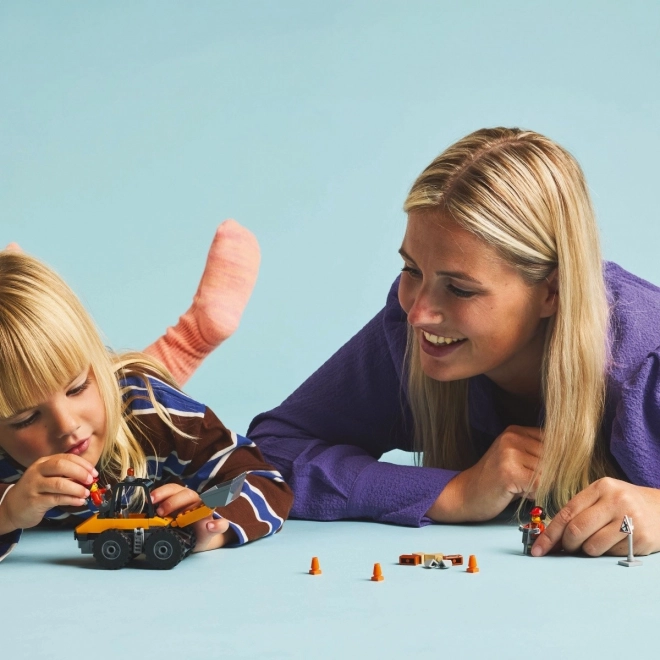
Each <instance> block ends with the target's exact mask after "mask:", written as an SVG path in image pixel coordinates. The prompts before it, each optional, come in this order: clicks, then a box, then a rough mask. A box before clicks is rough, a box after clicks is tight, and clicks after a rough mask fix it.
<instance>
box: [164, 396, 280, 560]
mask: <svg viewBox="0 0 660 660" xmlns="http://www.w3.org/2000/svg"><path fill="white" fill-rule="evenodd" d="M175 415H176V413H174V414H173V415H172V417H173V420H175V421H177V425H178V423H179V420H176V417H175ZM189 429H190V430H192V428H190V427H188V428H186V429H185V430H186V432H190V430H189ZM195 437H196V439H195V440H189V439H186V438H181V439H180V440H179V439H177V440H176V441H175V450H174V452H173V454H174V453H175V454H176V457H177V464H178V465H175V464H174V461H172V460H170V459H169V458H168V459H167V461H166V462H167V464H168V470H169V471H171V472H174V473H176V471H177V468H178V469H179V470H180V472H179V479H180V482H178V483H168V484H166V485H164V486H161V487H160V488H156V489H154V491H152V499H153V501H154V503H155V504H156V505H157V512H158V514H159V515H163V516H166V515H171V514H173V513H175V512H178V511H180V510H182V509H185V508H186V507H187V506H190V505H193V504H196V503H198V502H199V495H198V494H199V493H202V492H204V491H205V490H207V489H209V488H211V487H212V486H215V485H217V484H220V483H222V482H224V481H228V480H230V479H233V478H234V477H236V476H238V475H239V474H241V473H243V472H247V473H248V475H247V478H246V480H245V482H244V484H243V488H242V489H241V493H240V494H239V496H238V497H237V498H236V499H235V500H234V501H232V502H231V503H230V504H228V505H227V506H225V507H222V508H218V509H216V512H217V513H218V514H219V515H220V516H221V518H220V519H216V520H211V519H207V520H204V521H201V522H202V524H199V523H198V525H197V527H196V531H197V533H198V534H199V538H198V543H197V546H196V548H195V550H196V551H197V552H199V551H200V550H209V549H213V548H217V547H221V546H222V545H228V544H238V545H242V544H243V543H247V542H248V541H254V540H256V539H258V538H261V537H263V536H270V535H271V534H274V533H276V532H278V531H279V530H280V529H281V527H282V525H283V524H284V521H285V520H286V518H287V516H288V514H289V510H290V509H291V505H292V503H293V494H292V493H291V490H290V489H289V487H288V486H287V485H286V484H285V483H284V480H283V479H282V477H281V475H280V473H279V472H277V471H276V470H275V469H273V467H272V466H270V465H268V464H267V463H266V462H265V461H264V459H263V456H262V455H261V452H260V451H259V450H258V449H257V447H256V446H255V444H254V443H253V442H252V441H251V440H249V439H248V438H245V437H243V436H240V435H236V434H235V433H233V432H231V431H229V430H228V429H227V428H226V427H225V426H224V425H223V424H222V422H221V421H220V420H219V419H218V418H217V417H216V415H215V414H214V413H213V411H212V410H210V409H209V408H205V411H204V417H203V419H202V420H201V423H200V424H198V425H197V427H196V429H195Z"/></svg>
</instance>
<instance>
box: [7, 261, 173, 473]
mask: <svg viewBox="0 0 660 660" xmlns="http://www.w3.org/2000/svg"><path fill="white" fill-rule="evenodd" d="M88 367H91V369H92V371H93V374H94V377H95V379H96V382H97V383H98V388H99V393H100V395H101V399H102V401H103V405H104V407H105V417H106V438H105V442H104V446H103V452H102V454H101V458H100V463H99V466H98V467H99V471H100V472H101V474H102V475H103V477H104V478H109V479H115V480H121V479H123V478H124V477H125V476H126V472H127V469H128V468H129V467H132V468H133V469H134V470H135V474H136V476H147V459H146V455H145V453H144V451H143V449H142V447H141V446H140V443H139V442H138V440H137V439H136V437H135V430H136V428H137V426H136V424H137V422H136V420H131V419H130V418H129V417H128V415H127V412H126V411H127V406H128V404H129V403H130V402H129V401H123V400H122V390H121V389H120V385H119V379H120V378H122V377H123V376H126V375H129V374H135V375H138V376H140V377H141V378H142V379H143V381H144V383H145V387H146V390H147V395H148V397H149V399H150V400H151V402H152V403H153V405H154V408H155V410H156V413H157V414H158V415H159V416H160V417H161V418H162V419H163V420H164V421H165V422H166V423H167V424H168V425H169V426H170V427H171V428H172V429H173V430H174V431H176V429H175V427H174V426H173V425H172V423H171V420H170V417H169V414H168V412H167V410H165V409H164V407H163V406H161V405H160V404H159V403H158V402H157V401H156V400H155V397H154V394H153V391H152V389H151V386H150V384H149V382H148V380H147V378H146V375H147V374H153V375H155V376H157V377H159V378H161V379H163V380H164V381H166V382H167V383H169V384H170V385H172V386H174V387H177V385H176V383H175V382H174V379H173V378H172V377H171V376H170V374H169V373H168V372H167V370H166V369H165V368H164V367H163V366H162V365H161V364H159V363H157V362H155V361H154V360H153V359H151V358H149V357H148V356H146V355H143V354H140V353H127V354H124V355H121V356H120V355H115V354H113V353H111V352H110V351H109V350H108V349H107V348H106V347H105V346H104V344H103V341H102V340H101V337H100V334H99V332H98V330H97V328H96V326H95V324H94V322H93V321H92V319H91V317H90V315H89V314H88V313H87V311H86V310H85V308H84V307H83V305H82V304H81V302H80V300H78V298H77V297H76V295H75V294H74V293H73V291H72V290H71V289H70V288H69V286H68V285H67V284H66V283H65V282H64V280H62V278H61V277H59V276H58V275H57V274H56V273H55V272H54V271H52V270H51V269H50V268H48V267H47V266H45V265H44V264H43V263H41V262H40V261H38V260H37V259H35V258H33V257H30V256H28V255H26V254H22V253H19V252H14V251H4V252H0V418H7V417H11V416H13V415H15V414H16V413H17V412H19V411H21V410H25V409H28V408H32V407H34V406H36V405H37V404H39V403H40V402H42V401H44V400H45V399H46V398H48V397H49V396H50V395H51V394H52V393H53V392H55V391H56V390H58V389H59V388H61V387H62V386H63V385H64V384H66V383H69V382H71V381H72V380H73V379H74V378H75V377H76V376H78V375H79V374H80V373H82V372H83V371H84V370H85V369H87V368H88ZM136 419H137V418H136ZM25 467H29V466H25Z"/></svg>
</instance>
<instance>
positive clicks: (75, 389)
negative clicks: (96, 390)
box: [67, 378, 89, 396]
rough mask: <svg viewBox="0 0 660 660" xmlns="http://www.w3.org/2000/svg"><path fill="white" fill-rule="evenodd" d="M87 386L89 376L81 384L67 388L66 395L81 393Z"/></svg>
mask: <svg viewBox="0 0 660 660" xmlns="http://www.w3.org/2000/svg"><path fill="white" fill-rule="evenodd" d="M88 387H89V378H88V379H87V380H86V381H85V382H84V383H82V385H78V387H74V388H73V389H71V390H69V391H68V392H67V395H68V396H76V394H81V393H82V392H84V391H85V390H86V389H87V388H88Z"/></svg>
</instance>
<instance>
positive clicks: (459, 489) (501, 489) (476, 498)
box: [426, 426, 543, 522]
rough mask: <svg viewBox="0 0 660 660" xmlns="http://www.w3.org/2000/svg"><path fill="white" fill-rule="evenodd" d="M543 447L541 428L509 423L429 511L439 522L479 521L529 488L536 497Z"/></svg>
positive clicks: (500, 509)
mask: <svg viewBox="0 0 660 660" xmlns="http://www.w3.org/2000/svg"><path fill="white" fill-rule="evenodd" d="M542 448H543V444H542V441H541V429H539V428H536V427H530V426H509V427H508V428H507V429H506V430H505V431H504V432H503V433H502V434H501V435H500V436H499V437H498V438H496V439H495V441H494V442H493V444H492V445H491V446H490V447H489V449H488V451H487V452H486V453H485V454H484V455H483V456H482V457H481V459H480V460H479V462H478V463H477V464H476V465H473V466H472V467H471V468H469V469H467V470H464V471H463V472H461V473H459V474H457V475H456V476H455V477H454V478H453V479H452V480H451V481H450V482H449V483H448V484H447V486H446V487H445V489H444V490H443V491H442V493H440V496H439V497H438V499H437V500H436V501H435V503H434V504H433V506H432V507H431V508H430V509H429V510H428V512H427V514H426V515H427V516H428V517H429V518H431V519H432V520H435V521H437V522H478V521H482V520H490V519H491V518H494V517H495V516H497V515H498V514H500V513H501V512H502V511H504V509H506V507H507V506H508V505H509V504H510V503H511V501H512V500H514V499H516V498H517V497H521V496H522V495H523V494H524V493H525V492H526V491H527V489H528V488H529V489H530V491H529V497H530V498H533V497H534V492H535V489H536V481H534V482H532V479H533V478H534V470H535V469H536V466H537V464H538V462H539V459H540V457H541V451H542ZM536 479H537V480H538V475H537V476H536Z"/></svg>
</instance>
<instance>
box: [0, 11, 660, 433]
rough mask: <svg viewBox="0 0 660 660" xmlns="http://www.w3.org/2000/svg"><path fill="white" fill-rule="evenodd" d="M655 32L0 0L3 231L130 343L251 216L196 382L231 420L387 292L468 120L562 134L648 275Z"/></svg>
mask: <svg viewBox="0 0 660 660" xmlns="http://www.w3.org/2000/svg"><path fill="white" fill-rule="evenodd" d="M659 26H660V4H659V3H658V2H655V1H653V0H648V1H646V2H640V1H637V2H626V3H622V2H614V1H610V2H584V1H582V2H568V1H567V2H557V1H553V2H536V1H530V0H524V1H520V2H512V1H501V2H441V1H438V0H429V1H423V0H412V1H407V2H403V1H396V2H395V1H386V0H377V1H376V0H374V1H367V0H362V1H353V2H347V1H333V2H330V1H328V0H325V1H320V0H300V1H294V0H280V1H278V2H273V1H269V2H266V1H263V0H251V1H250V2H229V1H227V2H221V1H219V0H218V1H216V2H202V1H195V2H163V1H160V0H159V1H153V2H87V3H73V2H26V1H22V2H6V1H5V2H3V3H2V4H1V5H0V86H1V87H0V89H1V94H2V101H1V103H0V144H1V145H2V146H1V149H2V151H1V154H2V156H1V157H0V163H1V164H0V167H1V168H2V170H1V173H0V186H1V189H0V240H1V241H3V242H4V243H6V242H9V241H10V240H14V241H18V242H19V243H21V244H22V245H23V246H24V248H25V249H27V250H28V251H30V252H32V253H33V254H35V255H37V256H39V257H41V258H43V259H44V260H46V261H47V262H49V263H50V264H51V265H52V266H54V267H55V268H56V269H57V270H59V271H60V272H61V273H62V274H63V275H64V276H65V278H67V280H68V281H69V282H70V284H71V285H72V286H73V287H74V289H75V290H76V291H77V292H78V293H79V294H80V295H81V296H82V298H83V299H84V301H85V302H86V304H87V305H88V307H89V308H90V310H91V311H92V313H93V315H94V317H95V318H96V320H97V321H98V323H99V325H100V326H101V327H102V329H103V330H104V332H105V334H106V337H107V340H108V342H109V343H110V344H111V345H112V346H113V347H115V348H141V347H144V346H146V345H147V344H148V343H150V342H151V341H153V340H154V339H155V338H156V337H157V336H158V335H159V334H160V333H161V332H162V331H163V330H164V329H165V327H166V326H167V325H168V324H171V323H173V322H174V321H175V320H176V318H177V317H178V315H179V314H180V313H182V312H183V311H184V310H185V309H186V308H187V306H188V304H189V301H190V299H191V297H192V294H193V293H194V291H195V288H196V286H197V281H198V278H199V275H200V274H201V271H202V268H203V264H204V260H205V256H206V250H207V247H208V245H209V243H210V240H211V238H212V236H213V232H214V229H215V226H216V225H217V223H218V222H220V221H221V220H223V219H224V218H226V217H234V218H236V219H237V220H239V221H240V222H241V223H243V224H244V225H246V226H247V227H249V228H250V229H251V230H252V231H254V233H255V234H256V235H257V237H258V239H259V241H260V243H261V247H262V253H263V261H262V268H261V273H260V279H259V282H258V285H257V288H256V290H255V293H254V295H253V298H252V300H251V302H250V304H249V307H248V309H247V312H246V314H245V316H244V320H243V323H242V326H241V328H240V330H239V332H238V333H237V334H236V335H235V336H234V337H233V338H232V339H231V340H230V341H229V342H228V343H226V344H225V345H224V346H223V347H222V348H221V349H220V350H219V351H217V353H216V354H214V355H213V356H211V357H210V358H209V359H208V360H207V361H206V363H205V364H204V365H203V367H202V368H201V369H200V370H199V371H198V373H197V374H196V375H195V377H194V378H193V380H192V381H191V382H190V384H189V387H188V390H189V391H190V393H191V394H192V395H194V396H196V397H198V398H200V399H201V400H203V401H205V402H206V403H208V404H210V405H211V406H212V407H214V408H215V409H216V410H217V412H218V413H219V414H220V416H221V417H222V418H223V419H224V420H225V422H226V423H227V424H228V425H229V426H231V427H233V428H235V429H236V430H237V431H238V432H242V431H245V429H246V428H247V425H248V423H249V421H250V419H251V418H252V417H253V416H254V415H255V414H256V413H258V412H260V411H262V410H264V409H267V408H270V407H272V406H274V405H277V404H278V403H279V402H280V401H281V400H282V399H283V398H284V397H285V396H287V395H288V394H289V393H290V392H291V391H292V390H293V389H294V388H295V387H296V386H297V385H298V384H300V383H301V382H302V381H303V380H304V378H305V377H306V376H308V375H309V374H310V373H311V372H312V371H313V370H314V369H315V368H316V367H317V366H319V365H320V364H321V363H322V362H323V361H324V360H325V359H326V358H327V357H328V356H330V355H331V354H332V353H333V352H334V350H336V349H337V348H338V347H339V346H340V345H341V344H342V343H343V342H344V341H346V340H347V339H348V338H349V337H351V336H352V335H353V334H354V333H355V332H356V331H357V330H358V329H359V328H360V327H361V326H362V325H363V324H364V323H365V322H366V321H367V320H368V319H369V318H370V317H371V316H372V315H373V314H374V313H375V312H376V311H377V310H378V309H379V308H380V307H381V306H382V304H383V302H384V299H385V295H386V293H387V290H388V288H389V285H390V283H391V281H392V280H393V279H394V277H395V276H396V274H397V270H398V268H399V267H400V260H399V258H398V256H397V254H396V252H397V249H398V247H399V245H400V241H401V238H402V236H403V231H404V226H405V216H404V214H403V213H402V211H401V206H402V203H403V200H404V198H405V195H406V191H407V189H408V187H409V186H410V184H411V183H412V181H413V180H414V178H415V177H416V175H417V174H418V173H419V172H420V171H421V170H422V169H423V167H425V166H426V165H427V164H428V162H429V161H430V160H431V159H432V158H433V157H434V156H436V155H437V154H438V153H439V152H440V151H442V150H443V149H444V148H445V147H446V146H448V145H449V144H450V143H451V142H453V141H454V140H456V139H458V138H460V137H462V136H463V135H464V134H467V133H468V132H470V131H472V130H474V129H477V128H480V127H483V126H493V125H508V126H512V125H518V126H523V127H527V128H532V129H534V130H537V131H540V132H543V133H545V134H547V135H549V136H550V137H552V138H554V139H555V140H557V141H558V142H559V143H561V144H562V145H564V146H566V147H567V148H568V149H570V150H571V151H572V152H573V153H574V154H575V155H576V157H577V158H578V159H579V161H580V162H581V164H582V166H583V168H584V170H585V172H586V174H587V177H588V181H589V184H590V187H591V190H592V193H593V198H594V202H595V205H596V208H597V212H598V216H599V220H600V226H601V229H602V235H603V245H604V251H605V255H606V257H607V258H610V259H613V260H615V261H618V262H619V263H621V264H622V265H623V266H624V267H626V268H628V269H631V270H633V271H634V272H636V273H638V274H639V275H641V276H642V277H645V278H648V279H650V280H652V281H654V282H660V264H659V261H658V259H657V245H658V244H659V242H660V223H658V219H659V212H658V206H657V202H656V200H657V191H658V181H657V179H658V167H657V153H658V152H660V131H659V129H658V117H659V116H660V82H659V81H660V75H659V74H658V71H660V49H659V47H658V43H659V42H660V27H659Z"/></svg>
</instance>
